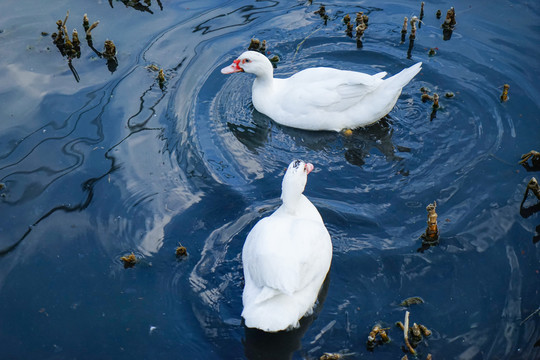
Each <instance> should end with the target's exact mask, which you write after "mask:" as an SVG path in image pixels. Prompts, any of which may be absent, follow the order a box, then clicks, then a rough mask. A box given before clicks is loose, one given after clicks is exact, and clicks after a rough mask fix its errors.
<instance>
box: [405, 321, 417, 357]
mask: <svg viewBox="0 0 540 360" xmlns="http://www.w3.org/2000/svg"><path fill="white" fill-rule="evenodd" d="M403 340H404V341H405V346H406V347H407V350H408V351H409V352H410V353H411V354H413V355H416V350H414V348H413V347H412V346H411V344H410V343H409V312H408V311H405V321H404V324H403Z"/></svg>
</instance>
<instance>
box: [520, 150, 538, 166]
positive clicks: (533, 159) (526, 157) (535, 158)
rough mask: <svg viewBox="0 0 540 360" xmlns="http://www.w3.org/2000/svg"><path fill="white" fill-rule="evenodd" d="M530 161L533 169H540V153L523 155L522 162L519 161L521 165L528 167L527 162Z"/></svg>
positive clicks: (531, 152) (533, 152)
mask: <svg viewBox="0 0 540 360" xmlns="http://www.w3.org/2000/svg"><path fill="white" fill-rule="evenodd" d="M529 159H531V164H532V167H539V168H540V152H538V151H535V150H531V151H529V152H528V153H526V154H523V155H521V160H520V161H519V164H521V165H528V164H527V161H529Z"/></svg>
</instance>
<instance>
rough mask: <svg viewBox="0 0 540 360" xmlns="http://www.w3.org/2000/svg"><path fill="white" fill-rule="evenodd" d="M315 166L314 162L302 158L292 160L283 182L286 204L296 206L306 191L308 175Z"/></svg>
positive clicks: (282, 196) (282, 194) (282, 191)
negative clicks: (307, 161)
mask: <svg viewBox="0 0 540 360" xmlns="http://www.w3.org/2000/svg"><path fill="white" fill-rule="evenodd" d="M313 167H314V166H313V165H312V164H310V163H306V162H304V161H302V160H294V161H293V162H291V164H290V165H289V167H288V168H287V171H286V172H285V176H284V177H283V182H282V184H281V199H282V200H283V204H284V205H286V206H287V207H294V204H295V203H296V201H297V200H298V199H299V198H300V195H302V193H303V192H304V189H305V187H306V183H307V176H308V174H309V173H310V172H311V171H312V170H313Z"/></svg>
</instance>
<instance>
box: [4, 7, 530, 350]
mask: <svg viewBox="0 0 540 360" xmlns="http://www.w3.org/2000/svg"><path fill="white" fill-rule="evenodd" d="M110 3H111V4H112V6H111V5H110ZM126 3H127V2H126ZM133 3H134V2H133ZM324 4H325V5H326V9H327V11H328V15H329V18H328V21H327V25H324V20H323V19H321V18H320V17H319V16H318V15H316V14H314V13H313V12H314V11H315V10H317V9H318V8H319V5H320V3H314V4H312V5H309V4H308V3H307V2H304V1H282V2H278V1H191V2H184V1H168V0H162V1H161V6H162V8H160V6H159V4H158V2H156V1H152V2H151V5H150V6H147V5H146V4H145V3H144V2H140V3H139V5H138V6H125V5H124V4H123V3H122V2H120V1H65V0H64V1H60V0H56V1H50V2H45V1H41V2H35V1H18V2H13V1H11V2H6V1H4V2H2V3H1V4H0V14H2V15H0V19H1V20H2V21H0V26H1V29H0V30H1V33H0V47H1V54H2V56H0V65H1V66H0V84H1V86H0V136H1V137H0V139H1V141H0V182H2V183H3V184H5V188H4V189H2V190H0V192H1V194H0V195H1V196H2V197H1V198H0V211H1V215H2V216H1V217H0V343H1V346H0V354H1V357H2V358H3V359H26V358H38V359H71V358H77V359H112V358H117V359H124V358H135V359H142V358H144V359H165V358H179V359H241V358H245V357H246V356H251V357H253V358H257V356H259V355H261V354H266V355H272V354H271V351H273V352H275V353H276V354H279V355H282V356H285V357H286V356H292V358H294V359H300V358H303V359H318V358H319V357H320V356H321V355H322V354H323V353H324V352H342V353H352V355H350V357H349V358H351V359H356V358H372V359H399V358H401V356H402V355H403V352H402V349H401V346H402V345H403V339H402V334H401V331H400V330H398V329H397V328H396V327H395V326H394V323H395V322H396V321H398V320H401V321H403V318H404V314H405V311H406V310H409V311H410V313H411V315H410V316H411V322H417V323H421V324H424V325H426V326H427V327H428V328H429V329H430V330H432V332H433V334H432V335H431V336H430V337H428V338H426V339H425V340H424V341H423V342H421V343H420V344H419V345H418V347H417V350H418V352H419V357H418V358H419V359H425V357H426V356H427V354H428V353H431V354H432V355H433V358H434V359H533V358H538V357H539V356H540V350H539V349H540V348H539V347H538V345H536V346H535V343H537V341H538V340H539V339H540V317H539V316H538V314H535V315H533V316H532V317H530V318H529V319H527V320H526V318H527V316H528V315H529V314H531V313H533V312H534V311H535V310H536V309H538V307H539V305H540V296H539V293H538V291H539V285H540V274H539V272H540V263H539V256H540V251H539V243H538V242H537V241H538V236H539V232H540V229H539V227H538V226H539V225H540V212H539V211H538V210H539V206H538V205H535V204H538V202H537V201H536V199H534V196H532V194H531V195H529V198H528V200H527V201H526V202H525V204H524V205H523V207H522V209H521V212H520V203H521V201H522V198H523V193H524V190H525V188H526V184H527V183H528V181H529V180H530V178H531V177H532V176H536V177H539V176H540V171H538V170H540V169H538V168H536V169H535V168H533V169H530V168H529V169H527V168H525V167H522V166H519V165H518V164H517V162H518V160H519V159H520V155H521V154H524V153H527V152H528V151H530V150H532V149H535V150H540V117H539V115H538V114H539V113H540V112H539V107H538V105H537V104H538V98H540V85H539V84H538V79H539V76H540V67H539V66H538V58H540V50H539V48H538V43H539V40H540V25H539V24H540V5H539V4H538V3H537V2H534V1H513V2H509V1H495V2H493V1H474V2H472V1H471V2H466V1H462V0H459V1H455V2H446V1H444V2H430V1H427V2H426V5H425V15H424V18H423V23H422V24H421V27H420V28H419V29H418V31H417V36H416V41H415V43H414V46H413V48H412V49H411V52H410V56H409V57H410V58H408V56H407V50H408V47H409V40H408V37H407V38H406V41H405V43H403V44H400V37H401V34H400V30H401V26H402V23H403V17H404V16H407V17H409V18H410V17H411V16H412V15H415V14H416V15H419V11H420V1H394V2H392V1H371V2H370V1H364V2H355V1H327V2H324ZM450 6H454V7H455V9H456V20H457V25H456V27H455V29H454V31H453V32H452V33H451V38H450V39H449V40H443V31H442V29H441V26H440V25H441V23H442V21H443V19H444V15H445V13H446V10H448V9H449V8H450ZM437 9H441V10H442V12H443V19H440V20H438V19H437V18H436V17H435V12H436V10H437ZM66 10H70V17H69V19H68V22H67V28H68V30H69V32H71V30H72V29H73V28H77V29H78V31H79V34H80V35H79V36H80V37H81V41H82V45H81V57H80V58H79V59H74V60H73V61H72V66H73V68H74V69H75V71H76V73H77V74H78V77H79V78H80V81H79V82H77V81H76V79H75V76H74V74H73V72H72V70H70V68H69V66H68V61H67V59H66V58H63V57H62V55H61V54H60V52H59V51H58V49H56V47H55V46H54V45H53V43H52V40H51V38H50V35H48V36H42V35H41V34H40V33H41V32H42V31H45V32H48V33H49V34H50V33H52V32H54V31H56V25H55V22H56V20H58V19H63V18H64V16H65V13H66ZM357 11H364V12H365V13H366V14H368V15H369V27H368V29H367V30H366V32H365V35H364V38H363V47H362V48H361V49H357V46H356V42H355V40H354V38H349V37H347V36H346V35H345V33H344V28H345V27H344V25H343V23H342V20H341V19H342V18H343V16H344V15H345V14H346V13H350V14H351V15H353V14H354V13H356V12H357ZM84 13H88V17H89V18H90V21H91V22H93V21H96V20H100V24H99V26H98V27H97V28H96V29H94V30H93V31H92V34H93V40H94V46H95V48H96V49H97V50H98V51H102V49H103V42H104V40H105V39H111V40H113V41H114V43H115V44H116V47H117V49H118V54H117V61H118V64H117V66H116V69H114V67H115V66H113V67H112V69H111V70H114V72H111V71H110V69H109V67H110V66H109V67H108V66H107V62H106V60H105V59H103V58H99V57H98V56H97V55H96V53H95V52H93V51H92V50H91V49H90V48H89V47H88V46H87V44H86V41H85V40H84V31H83V28H82V24H81V23H82V16H83V14H84ZM353 17H354V16H353ZM409 29H410V26H409ZM252 37H257V38H259V39H265V40H267V42H268V50H269V51H270V52H271V54H272V55H274V54H277V55H279V56H280V58H281V61H280V62H279V63H278V66H277V70H276V74H277V75H282V76H283V75H289V74H292V73H294V72H296V71H298V70H301V69H304V68H306V67H310V66H319V65H321V66H332V67H336V68H341V69H350V70H357V71H363V72H367V73H370V74H373V73H376V72H379V71H387V72H388V73H390V74H394V73H396V72H398V71H399V70H400V69H402V68H403V67H406V66H409V65H411V64H412V63H414V62H417V61H423V62H424V65H423V70H422V72H421V73H420V74H419V75H418V76H417V77H416V78H415V79H414V80H413V81H412V82H411V83H410V84H409V85H408V86H407V87H406V88H405V89H404V91H403V94H402V96H401V97H400V99H399V101H398V103H397V105H396V107H395V109H394V110H393V111H392V112H391V113H390V114H389V115H388V116H387V117H386V118H385V119H383V120H382V121H380V122H379V123H377V124H375V125H372V126H370V127H367V128H365V129H360V130H357V131H355V132H354V134H353V135H352V136H350V137H346V136H344V135H341V134H334V133H314V132H305V131H299V130H294V129H289V128H285V127H281V126H279V125H277V124H275V123H273V122H272V121H271V120H269V119H268V118H266V117H265V116H263V115H261V114H259V113H257V112H256V111H255V110H254V109H253V106H252V104H251V99H250V94H251V90H250V89H251V82H252V80H253V77H252V76H250V75H247V74H235V75H231V76H223V75H221V74H220V72H219V70H220V68H221V67H223V66H225V65H228V64H229V63H230V62H231V61H232V60H233V59H234V58H235V57H236V56H238V55H239V54H240V53H241V52H242V51H244V50H245V49H246V48H247V46H248V44H249V41H250V39H251V38H252ZM430 48H437V54H436V55H435V56H432V57H430V56H428V50H429V49H430ZM152 64H154V65H156V66H157V67H158V68H162V69H164V73H165V76H166V78H167V82H166V84H164V86H163V89H161V88H160V86H159V84H158V82H157V80H156V77H157V72H156V71H154V70H151V69H149V68H148V67H149V66H150V65H152ZM109 65H110V64H109ZM113 65H114V64H113ZM505 83H507V84H509V85H510V90H509V96H510V98H509V100H508V101H507V102H505V103H501V102H500V100H499V97H500V95H501V93H502V85H503V84H505ZM421 87H427V88H429V89H430V90H431V93H434V92H437V93H439V94H440V95H441V99H440V104H441V107H440V108H439V109H438V111H437V112H436V114H432V104H431V103H430V102H426V103H423V102H422V101H421V100H420V96H421V92H420V88H421ZM449 91H451V92H453V93H454V94H455V97H453V98H445V97H444V96H443V94H445V93H446V92H449ZM433 115H434V116H435V117H433ZM294 158H302V159H305V160H309V161H310V162H312V163H313V164H315V167H316V169H315V171H314V172H313V173H312V174H311V175H310V177H309V181H308V185H307V188H306V192H305V193H306V195H307V196H308V197H309V198H310V199H311V200H312V201H313V202H314V204H315V205H316V206H317V207H318V208H319V210H320V212H321V214H322V216H323V218H324V220H325V223H326V225H327V227H328V229H329V232H330V234H331V235H332V240H333V244H334V257H333V263H332V269H331V272H330V276H329V281H328V283H327V295H326V298H325V301H324V303H323V304H322V306H321V307H319V309H318V311H319V312H318V314H317V316H316V317H312V318H308V319H305V321H304V322H303V324H304V326H303V327H302V328H301V329H299V330H297V331H295V332H292V333H287V334H281V335H279V336H273V337H270V338H261V337H260V336H259V335H260V334H256V333H255V334H254V333H253V332H250V331H247V332H246V330H245V329H244V327H243V325H242V323H241V318H240V312H241V308H242V304H241V293H242V286H243V283H242V281H243V280H242V265H241V261H240V253H241V249H242V245H243V242H244V239H245V236H246V235H247V233H248V232H249V230H250V228H251V227H252V226H253V225H254V224H255V222H256V221H258V220H259V219H260V218H262V217H264V216H267V215H268V214H269V213H271V211H273V210H274V209H275V208H276V207H277V206H278V205H279V199H278V198H279V194H280V184H281V177H282V175H283V169H284V167H285V166H287V164H288V163H289V162H290V161H291V160H292V159H294ZM535 170H536V171H535ZM433 201H437V205H438V207H437V213H438V215H439V229H440V233H441V238H440V244H439V246H436V247H431V248H429V249H427V250H425V251H423V252H419V251H417V249H419V248H420V247H421V240H420V239H419V236H420V235H421V234H422V233H423V231H424V230H425V228H426V210H425V207H426V205H427V204H429V203H432V202H433ZM179 242H181V243H182V245H184V246H185V247H186V248H187V250H188V253H189V255H188V257H187V258H185V259H182V260H178V259H177V258H176V257H175V249H176V247H177V246H178V243H179ZM131 252H134V253H135V254H136V255H137V256H138V257H139V258H140V262H139V263H138V264H137V265H136V266H135V267H134V268H131V269H124V267H123V265H122V263H121V261H120V260H119V258H120V257H121V256H123V255H127V254H129V253H131ZM410 296H420V297H422V298H423V299H424V301H425V303H424V304H419V305H412V306H411V307H410V308H409V309H406V308H403V307H400V306H399V305H398V304H399V303H400V302H401V300H403V299H404V298H407V297H410ZM321 300H323V299H321ZM524 320H526V321H524ZM376 323H380V324H382V325H383V326H385V327H388V328H389V329H388V330H387V331H388V334H389V336H390V337H391V339H392V341H391V342H390V343H389V344H385V345H382V346H377V347H376V348H375V349H374V351H373V352H369V351H368V350H367V349H366V340H367V336H368V333H369V331H370V330H371V328H372V326H373V325H375V324H376ZM293 352H294V354H292V355H291V353H293ZM276 356H277V355H276Z"/></svg>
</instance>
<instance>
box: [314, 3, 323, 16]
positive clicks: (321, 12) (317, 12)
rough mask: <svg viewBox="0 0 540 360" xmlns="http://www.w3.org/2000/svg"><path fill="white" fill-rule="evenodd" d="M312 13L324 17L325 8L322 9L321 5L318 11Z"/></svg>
mask: <svg viewBox="0 0 540 360" xmlns="http://www.w3.org/2000/svg"><path fill="white" fill-rule="evenodd" d="M313 13H314V14H318V15H319V16H320V17H323V16H324V15H326V8H325V7H324V5H321V6H320V7H319V10H317V11H314V12H313Z"/></svg>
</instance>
